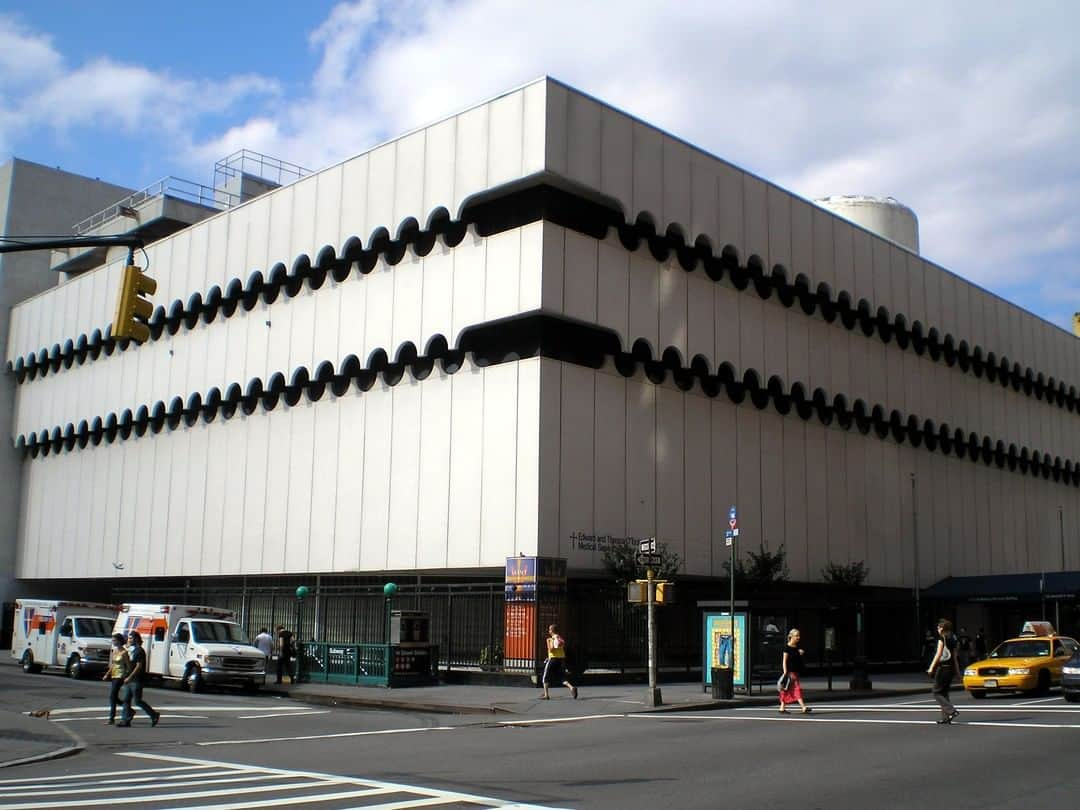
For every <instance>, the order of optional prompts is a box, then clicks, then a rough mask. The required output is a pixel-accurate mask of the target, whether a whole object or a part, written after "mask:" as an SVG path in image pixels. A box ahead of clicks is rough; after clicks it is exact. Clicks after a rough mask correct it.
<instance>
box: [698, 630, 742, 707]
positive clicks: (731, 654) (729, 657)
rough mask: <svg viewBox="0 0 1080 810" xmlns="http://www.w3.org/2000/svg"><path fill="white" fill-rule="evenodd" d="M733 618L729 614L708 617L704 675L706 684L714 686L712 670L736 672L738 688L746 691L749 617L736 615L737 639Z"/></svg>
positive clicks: (735, 683) (704, 647)
mask: <svg viewBox="0 0 1080 810" xmlns="http://www.w3.org/2000/svg"><path fill="white" fill-rule="evenodd" d="M731 630H732V623H731V614H730V613H728V612H726V611H725V612H723V613H711V612H707V613H706V614H705V640H704V644H702V647H701V648H702V650H704V652H705V660H704V662H703V666H702V674H703V676H704V678H705V684H706V685H707V686H708V685H710V684H711V683H712V669H713V667H719V668H720V669H733V670H734V671H735V672H734V686H736V687H742V688H745V687H746V683H747V681H746V676H747V672H746V650H747V643H746V642H747V638H746V614H745V613H736V614H735V635H734V637H732V635H731Z"/></svg>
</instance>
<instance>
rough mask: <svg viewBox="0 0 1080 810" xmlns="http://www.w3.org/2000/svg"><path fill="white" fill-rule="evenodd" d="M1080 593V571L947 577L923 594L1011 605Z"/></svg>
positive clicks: (931, 597) (1065, 597)
mask: <svg viewBox="0 0 1080 810" xmlns="http://www.w3.org/2000/svg"><path fill="white" fill-rule="evenodd" d="M1078 594H1080V571H1054V572H1047V573H1046V574H1040V573H1038V572H1035V573H1031V574H992V575H989V576H977V577H946V578H945V579H943V580H941V581H940V582H937V583H935V584H933V585H931V586H930V587H929V588H927V589H926V590H925V591H923V597H924V598H928V599H948V600H967V601H971V602H1008V601H1014V600H1015V601H1020V600H1028V599H1039V598H1045V599H1072V598H1075V597H1076V596H1077V595H1078Z"/></svg>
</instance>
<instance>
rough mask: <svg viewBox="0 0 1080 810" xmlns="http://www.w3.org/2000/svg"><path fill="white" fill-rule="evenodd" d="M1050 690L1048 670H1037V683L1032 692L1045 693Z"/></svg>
mask: <svg viewBox="0 0 1080 810" xmlns="http://www.w3.org/2000/svg"><path fill="white" fill-rule="evenodd" d="M1049 691H1050V672H1049V671H1048V670H1045V669H1043V670H1040V671H1039V685H1038V686H1036V687H1035V692H1034V694H1036V695H1045V694H1046V693H1047V692H1049Z"/></svg>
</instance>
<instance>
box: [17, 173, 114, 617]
mask: <svg viewBox="0 0 1080 810" xmlns="http://www.w3.org/2000/svg"><path fill="white" fill-rule="evenodd" d="M126 193H128V190H127V189H125V188H122V187H121V186H116V185H113V184H111V183H103V182H101V181H100V180H96V179H92V178H89V177H81V176H79V175H76V174H72V173H70V172H65V171H61V170H60V169H54V168H51V167H48V166H41V165H39V164H37V163H31V162H30V161H26V160H19V159H14V160H11V161H8V162H7V163H5V164H4V165H2V166H0V236H2V237H15V236H32V235H38V234H57V233H66V232H68V230H69V229H70V227H71V225H72V223H74V222H76V221H77V220H80V219H82V218H83V217H85V216H87V215H88V214H90V213H93V212H94V211H96V210H98V209H99V208H101V207H102V206H105V205H107V204H108V203H110V202H112V201H114V200H116V199H118V198H119V197H121V196H123V195H124V194H126ZM56 284H57V274H56V273H53V272H51V271H50V267H49V254H48V252H30V253H10V254H2V255H0V350H3V351H4V353H5V355H6V354H7V340H8V333H9V328H10V320H11V309H12V307H14V306H15V305H16V304H18V303H20V302H22V301H25V300H27V299H28V298H30V297H32V296H34V295H37V294H38V293H41V292H44V291H45V290H48V289H50V288H52V287H55V286H56ZM15 390H16V382H15V378H14V377H13V376H12V375H11V374H5V375H4V379H3V381H2V382H0V423H2V424H5V425H6V424H9V423H10V421H11V419H12V418H13V415H14V408H15ZM22 472H23V453H21V452H17V451H15V450H13V449H12V448H11V446H10V445H9V446H7V447H5V448H4V450H3V451H2V452H0V480H2V481H4V482H5V483H4V486H3V487H0V603H5V602H10V601H12V600H13V599H14V598H15V596H16V593H15V590H16V588H15V570H16V548H17V547H18V542H19V541H18V533H19V504H20V491H21V488H20V484H21V480H22ZM0 635H2V634H0Z"/></svg>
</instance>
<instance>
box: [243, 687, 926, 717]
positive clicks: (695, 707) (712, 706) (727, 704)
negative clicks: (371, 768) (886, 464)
mask: <svg viewBox="0 0 1080 810" xmlns="http://www.w3.org/2000/svg"><path fill="white" fill-rule="evenodd" d="M262 693H263V694H266V695H273V696H275V697H282V698H287V699H289V700H294V701H296V702H298V703H308V704H311V705H314V706H352V707H360V708H367V709H385V710H388V711H414V712H426V713H428V714H464V715H492V714H509V715H515V714H518V713H519V712H518V711H516V710H515V709H513V708H509V707H507V706H506V705H494V704H493V705H489V706H461V705H455V704H448V703H426V702H417V701H409V700H393V699H386V698H377V697H366V696H359V695H358V696H356V697H353V696H351V695H349V696H335V695H320V694H310V693H303V692H288V691H285V690H276V689H274V690H269V689H263V690H262ZM924 693H925V694H929V688H928V687H925V686H920V687H917V688H916V687H911V688H905V689H889V690H879V691H874V690H860V691H850V690H836V691H833V692H825V691H822V692H817V691H815V692H808V693H807V695H806V698H807V700H808V701H810V702H812V703H837V702H841V701H846V700H865V699H867V698H880V697H890V696H897V697H903V696H907V695H920V694H924ZM775 703H776V695H768V694H764V695H759V696H754V697H743V698H735V699H732V700H712V699H703V700H701V701H696V702H693V703H681V704H672V705H662V706H656V707H643V708H640V709H631V710H629V711H628V712H627V713H628V714H648V713H664V712H701V711H714V710H717V709H737V708H756V707H760V706H772V705H774V704H775Z"/></svg>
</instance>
